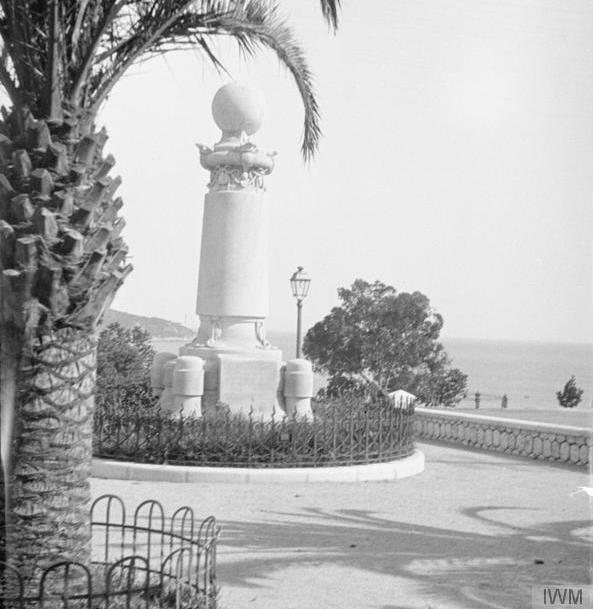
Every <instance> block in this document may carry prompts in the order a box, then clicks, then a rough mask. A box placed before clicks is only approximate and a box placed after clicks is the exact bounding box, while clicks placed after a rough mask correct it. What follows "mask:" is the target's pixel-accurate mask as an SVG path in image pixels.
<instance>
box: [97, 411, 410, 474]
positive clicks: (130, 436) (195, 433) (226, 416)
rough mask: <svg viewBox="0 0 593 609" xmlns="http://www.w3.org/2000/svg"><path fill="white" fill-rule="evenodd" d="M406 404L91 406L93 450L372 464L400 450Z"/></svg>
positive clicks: (163, 457)
mask: <svg viewBox="0 0 593 609" xmlns="http://www.w3.org/2000/svg"><path fill="white" fill-rule="evenodd" d="M413 413H414V406H413V404H404V403H401V404H394V403H393V401H390V400H389V399H377V400H375V401H374V402H372V403H370V404H360V403H356V402H353V403H349V404H348V403H346V404H344V403H339V404H323V405H318V407H317V408H316V409H315V414H314V416H313V417H312V418H309V419H307V418H297V417H286V416H277V415H276V414H275V413H274V414H273V415H272V417H271V420H267V421H264V420H258V419H257V418H256V417H255V416H254V415H253V413H252V412H251V413H250V414H249V416H240V415H231V414H230V413H229V412H228V409H227V410H226V411H224V412H219V413H218V414H217V415H216V416H209V417H202V418H195V417H186V418H184V417H173V416H171V415H170V414H164V413H161V412H150V413H148V414H141V413H139V412H135V413H129V414H116V413H115V412H114V411H113V410H110V411H109V412H97V413H96V415H95V422H94V449H93V450H94V454H95V456H96V457H102V458H109V459H119V460H126V461H136V462H141V463H170V464H180V465H181V464H183V465H203V466H226V467H320V466H328V465H353V464H360V463H377V462H384V461H390V460H394V459H397V458H401V457H405V456H408V455H410V454H411V453H412V451H413V449H414V446H413V425H412V419H413Z"/></svg>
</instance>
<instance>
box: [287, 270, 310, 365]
mask: <svg viewBox="0 0 593 609" xmlns="http://www.w3.org/2000/svg"><path fill="white" fill-rule="evenodd" d="M310 284H311V277H309V275H307V273H306V272H305V271H304V270H303V267H302V266H299V267H298V268H297V270H296V271H295V272H294V273H293V274H292V277H291V278H290V287H291V289H292V295H293V296H294V297H295V298H296V301H297V336H296V356H297V358H299V357H301V310H302V308H303V300H304V299H305V298H306V297H307V294H308V293H309V285H310Z"/></svg>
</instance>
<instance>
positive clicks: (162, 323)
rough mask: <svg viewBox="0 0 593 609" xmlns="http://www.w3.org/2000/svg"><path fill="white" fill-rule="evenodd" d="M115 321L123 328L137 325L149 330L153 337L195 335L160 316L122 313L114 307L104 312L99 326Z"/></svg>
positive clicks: (186, 337)
mask: <svg viewBox="0 0 593 609" xmlns="http://www.w3.org/2000/svg"><path fill="white" fill-rule="evenodd" d="M114 322H117V323H119V324H121V325H122V326H123V327H124V328H131V327H132V326H135V325H139V326H142V327H143V328H144V329H145V330H147V331H148V332H150V334H151V335H152V337H153V338H157V339H163V338H179V339H189V338H193V337H194V336H195V334H196V333H195V332H194V331H193V330H190V329H189V328H186V327H185V326H184V325H182V324H179V323H177V322H174V321H169V320H167V319H161V318H160V317H145V316H144V315H133V314H132V313H124V312H123V311H117V310H115V309H109V311H107V313H106V314H105V317H104V319H103V322H102V324H101V326H103V327H105V326H108V325H109V324H111V323H114Z"/></svg>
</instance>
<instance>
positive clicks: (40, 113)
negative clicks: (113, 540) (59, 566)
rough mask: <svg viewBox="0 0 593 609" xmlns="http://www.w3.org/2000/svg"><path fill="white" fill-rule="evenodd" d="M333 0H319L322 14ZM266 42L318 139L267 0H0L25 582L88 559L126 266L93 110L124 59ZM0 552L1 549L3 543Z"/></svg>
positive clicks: (9, 379)
mask: <svg viewBox="0 0 593 609" xmlns="http://www.w3.org/2000/svg"><path fill="white" fill-rule="evenodd" d="M338 7H339V0H322V8H323V15H324V17H325V18H326V20H327V21H328V22H329V23H330V25H331V26H333V27H334V28H335V27H336V24H337V10H338ZM217 35H226V36H231V37H232V38H234V39H235V40H236V41H237V42H238V44H239V46H240V48H241V49H242V50H243V51H245V52H246V53H247V54H248V55H253V54H255V52H256V51H258V50H259V49H260V48H267V49H270V50H271V51H272V52H274V53H275V54H276V55H277V56H278V58H279V60H280V62H281V63H282V64H283V65H284V66H285V67H286V68H287V69H288V70H289V72H290V74H291V75H292V77H293V79H294V81H295V83H296V85H297V88H298V91H299V94H300V96H301V99H302V101H303V105H304V110H305V119H304V135H303V143H302V152H303V155H304V157H305V158H306V159H308V158H310V157H311V156H312V154H313V153H314V151H315V149H316V146H317V143H318V140H319V137H320V130H319V116H318V107H317V102H316V99H315V96H314V91H313V87H312V84H311V74H310V71H309V68H308V66H307V63H306V61H305V59H304V54H303V51H302V49H301V47H300V46H299V45H298V44H297V42H296V41H295V39H294V37H293V35H292V32H291V30H290V28H289V27H288V26H287V25H286V23H285V22H284V21H283V19H282V18H281V17H280V15H279V13H278V9H277V6H276V4H275V3H274V2H273V1H271V0H270V1H267V0H244V1H239V0H234V1H233V0H0V42H1V46H2V49H1V50H2V52H1V53H0V85H1V86H2V87H3V89H4V90H5V92H6V93H7V95H8V97H9V98H10V102H11V104H12V105H11V108H10V109H9V110H6V109H3V110H2V115H1V120H0V238H1V241H0V279H1V286H0V287H1V296H2V299H1V302H0V345H1V349H2V350H1V356H0V364H1V365H0V385H1V393H0V400H1V406H2V408H1V412H2V437H1V442H2V453H1V457H2V475H3V480H2V486H3V487H4V489H5V492H4V493H3V494H2V499H3V501H2V511H3V517H2V521H4V522H5V523H6V527H0V530H1V531H2V535H3V537H2V540H0V551H5V552H6V555H7V557H8V558H9V560H10V561H11V563H12V564H13V565H14V566H16V567H18V568H19V570H20V571H21V573H22V574H23V576H24V577H25V580H26V586H25V593H26V594H28V593H29V592H32V591H33V590H35V589H36V583H37V582H36V578H37V577H38V576H39V573H40V572H41V570H42V569H43V568H44V567H46V566H47V565H49V564H51V563H53V562H56V561H59V560H64V559H69V560H77V561H80V562H82V563H85V564H88V563H89V561H90V526H89V501H90V491H89V484H88V476H89V469H90V461H91V437H92V434H91V425H92V416H93V393H94V388H95V370H96V327H97V324H98V322H99V321H100V319H101V317H102V315H103V313H104V312H105V310H106V309H107V308H108V306H109V303H110V302H111V300H112V298H113V296H114V294H115V292H116V290H117V289H118V287H119V286H120V285H121V283H122V282H123V281H124V279H125V277H126V275H127V274H128V273H129V272H130V271H131V268H132V267H131V265H130V264H128V263H127V247H126V244H125V242H124V241H123V239H122V238H121V236H120V235H121V232H122V229H123V227H124V220H123V218H122V217H121V216H120V215H119V210H120V208H121V206H122V201H121V199H119V198H116V197H115V192H116V190H117V187H118V186H119V182H120V179H119V178H112V177H110V176H109V174H110V170H111V169H112V167H113V165H114V163H115V161H114V159H113V157H112V156H111V155H104V152H103V148H104V145H105V142H106V140H107V135H106V132H105V130H103V129H102V130H97V128H96V125H95V121H96V118H97V114H98V112H99V110H100V108H101V106H102V104H103V103H104V101H105V100H106V98H107V96H108V95H109V93H110V92H111V90H112V89H113V87H114V86H115V85H116V84H117V82H118V81H119V80H120V79H121V77H122V76H123V75H124V74H125V73H126V71H127V70H128V69H129V68H130V66H132V65H133V64H135V63H137V62H138V61H142V60H146V59H149V58H151V57H154V56H156V55H159V54H162V53H165V52H168V51H171V50H177V49H183V48H192V49H194V50H198V51H201V52H202V53H203V57H204V59H205V60H206V61H210V62H212V63H213V64H214V65H215V66H217V67H218V68H220V69H222V68H223V66H222V63H221V61H220V60H219V58H218V57H217V56H216V54H215V52H214V49H213V48H212V45H211V42H212V38H213V37H214V36H217ZM0 559H2V556H0Z"/></svg>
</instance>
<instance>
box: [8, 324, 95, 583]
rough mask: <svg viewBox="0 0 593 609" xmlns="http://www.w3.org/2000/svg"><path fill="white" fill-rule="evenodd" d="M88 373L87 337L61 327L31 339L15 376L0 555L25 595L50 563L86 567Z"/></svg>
mask: <svg viewBox="0 0 593 609" xmlns="http://www.w3.org/2000/svg"><path fill="white" fill-rule="evenodd" d="M95 366H96V340H95V337H94V335H93V334H92V333H88V332H81V331H78V330H73V329H70V328H68V329H63V330H58V331H56V332H52V333H48V334H45V335H43V336H42V337H40V338H39V339H37V340H36V341H35V342H34V344H33V346H32V349H31V352H30V353H27V354H25V356H24V357H23V359H22V362H21V365H20V367H19V370H18V375H17V384H16V395H15V426H14V431H13V438H12V443H11V444H12V463H11V471H10V473H9V476H8V493H7V502H8V507H9V509H8V518H7V536H6V551H7V557H8V560H9V562H10V563H11V564H14V565H15V566H17V567H18V568H19V570H20V572H21V574H22V575H23V576H24V578H25V581H26V584H27V588H28V592H35V591H36V587H37V586H38V583H39V582H38V576H39V575H40V573H41V571H42V570H43V569H44V568H47V567H48V566H49V565H51V564H53V563H56V562H59V561H60V560H75V561H79V562H82V563H83V564H90V559H91V548H90V522H89V505H90V504H89V502H90V487H89V475H90V464H91V457H92V417H93V406H94V395H93V394H94V386H95Z"/></svg>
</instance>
